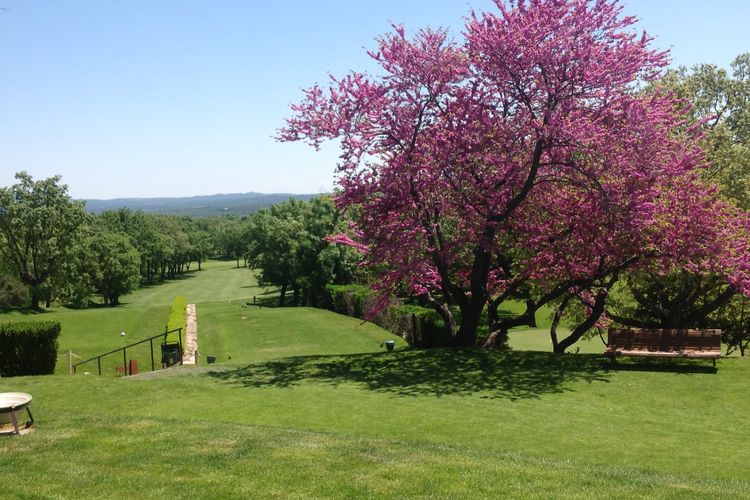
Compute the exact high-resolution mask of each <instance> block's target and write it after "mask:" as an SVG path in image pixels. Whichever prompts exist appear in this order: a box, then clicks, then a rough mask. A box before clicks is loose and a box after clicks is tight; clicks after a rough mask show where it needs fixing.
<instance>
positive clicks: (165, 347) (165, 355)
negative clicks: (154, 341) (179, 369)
mask: <svg viewBox="0 0 750 500" xmlns="http://www.w3.org/2000/svg"><path fill="white" fill-rule="evenodd" d="M180 355H181V354H180V344H162V345H161V366H162V368H166V367H167V366H172V365H176V364H177V363H179V362H180Z"/></svg>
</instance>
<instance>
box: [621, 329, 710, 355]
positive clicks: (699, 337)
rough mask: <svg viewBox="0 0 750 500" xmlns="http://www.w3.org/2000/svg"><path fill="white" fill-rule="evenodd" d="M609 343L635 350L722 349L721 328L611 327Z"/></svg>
mask: <svg viewBox="0 0 750 500" xmlns="http://www.w3.org/2000/svg"><path fill="white" fill-rule="evenodd" d="M608 345H609V348H610V349H612V348H618V349H624V350H635V351H654V352H675V351H720V350H721V330H713V329H712V330H692V329H660V328H653V329H647V328H634V329H628V328H610V329H609V340H608Z"/></svg>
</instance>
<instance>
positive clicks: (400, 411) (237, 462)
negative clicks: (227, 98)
mask: <svg viewBox="0 0 750 500" xmlns="http://www.w3.org/2000/svg"><path fill="white" fill-rule="evenodd" d="M230 264H232V263H220V264H215V266H216V267H212V268H209V270H208V271H205V272H203V273H197V275H196V277H195V278H191V279H188V280H184V281H183V282H184V283H185V285H186V286H185V287H184V288H183V289H182V290H180V289H178V288H175V289H173V290H172V292H175V294H176V293H177V292H178V291H179V293H182V294H184V295H187V296H188V300H190V301H195V302H198V306H197V308H198V329H199V344H200V350H201V352H202V353H203V354H204V355H205V354H213V355H215V356H217V358H218V363H217V364H215V365H205V364H201V365H200V366H198V367H196V368H190V367H182V368H172V369H169V370H163V371H159V372H155V373H153V374H142V375H140V376H138V377H129V378H115V377H98V376H95V375H82V374H79V375H76V376H67V375H54V376H45V377H19V378H15V379H0V391H26V392H29V393H31V394H33V396H34V402H33V406H32V409H33V411H34V416H35V418H36V420H37V423H38V425H37V428H36V429H35V430H34V431H33V432H31V433H30V434H28V435H26V436H22V437H3V438H2V439H0V470H2V471H4V472H6V471H7V473H4V474H3V485H2V486H3V493H4V495H5V496H9V497H11V498H14V497H17V498H60V497H66V498H73V497H75V498H88V497H98V498H114V497H122V496H125V495H134V494H136V495H138V496H139V497H143V498H168V497H202V498H209V497H210V498H248V497H283V498H287V497H360V496H365V497H367V496H369V497H393V496H398V497H440V498H445V497H448V498H466V497H484V498H486V497H497V496H505V497H508V496H509V497H536V498H556V497H560V498H586V497H589V498H591V497H593V498H602V497H615V498H618V497H619V498H632V497H649V498H652V497H653V498H695V497H699V498H717V497H726V498H737V497H749V498H750V480H748V478H747V464H748V463H750V435H749V434H748V432H747V427H746V421H747V415H748V414H750V398H747V397H746V393H747V380H748V376H749V375H750V363H748V361H747V360H746V359H743V358H726V359H722V360H720V361H719V363H718V366H719V369H718V372H716V373H713V372H712V371H711V370H709V369H707V368H708V367H710V364H708V363H706V362H702V363H699V362H689V361H688V362H678V363H662V362H651V363H648V364H636V363H628V362H623V363H621V364H620V368H619V369H614V370H610V369H609V365H608V362H607V361H605V360H604V359H603V358H602V357H600V356H598V355H593V354H584V352H588V351H591V352H601V350H602V347H601V342H600V341H599V339H593V340H592V341H591V342H590V343H589V344H587V345H586V346H584V347H582V348H581V353H580V354H577V355H573V354H571V355H565V356H555V355H552V354H550V353H548V352H538V351H535V350H534V348H537V349H539V348H541V349H545V350H549V344H548V343H547V342H548V340H547V332H546V330H544V329H537V330H526V331H519V332H514V333H513V334H512V336H511V343H512V344H513V345H514V346H515V347H516V349H517V350H514V351H511V352H485V351H481V350H431V351H420V350H411V349H408V348H406V347H405V346H404V344H403V343H402V342H399V343H398V344H397V345H398V348H397V349H396V351H395V352H392V353H388V352H386V351H385V350H384V349H383V348H382V347H381V344H382V342H383V341H384V340H385V339H388V338H393V336H392V335H391V334H389V333H388V332H385V331H383V330H381V329H380V328H378V327H376V326H374V325H371V324H362V323H361V322H360V321H358V320H355V319H352V318H346V317H341V316H338V315H335V314H332V313H330V312H327V311H320V310H314V309H308V308H294V309H292V308H286V309H266V308H263V309H257V308H253V307H242V304H243V303H244V302H245V301H246V300H247V297H248V296H251V295H252V293H250V292H253V290H258V289H253V288H241V287H242V286H250V287H253V286H255V283H254V282H253V281H252V280H251V279H248V277H249V273H248V272H247V270H244V269H239V270H232V269H231V268H229V265H230ZM222 273H223V275H222V278H221V279H219V278H214V275H218V274H222ZM202 274H206V275H207V276H202ZM188 283H190V284H191V286H189V287H188V286H187V284H188ZM192 283H198V284H201V283H203V284H205V286H209V285H208V284H209V283H214V286H215V287H216V288H215V289H214V291H213V292H212V295H213V299H214V300H212V301H208V300H206V301H199V300H194V299H191V294H194V295H193V296H197V297H200V296H201V295H200V293H202V290H198V289H196V290H193V288H192ZM220 283H225V286H226V289H222V288H221V285H220ZM243 283H244V284H243ZM167 286H170V287H171V286H173V285H172V284H169V285H167ZM246 291H247V292H248V293H245V294H243V292H246ZM172 292H170V293H172ZM141 293H156V291H155V290H146V291H139V292H138V293H136V294H133V296H132V298H131V297H126V300H125V302H127V305H124V306H123V307H121V308H115V312H118V313H120V314H123V316H122V318H120V322H124V321H125V320H126V318H128V314H127V313H128V312H130V313H131V314H132V315H133V316H134V317H135V316H138V315H139V314H142V315H143V316H142V317H141V318H142V320H143V321H151V319H149V318H152V317H153V318H154V319H153V321H157V320H156V318H158V317H159V314H160V312H159V311H163V317H164V319H166V315H167V314H168V311H169V304H170V303H171V299H170V300H165V301H164V302H163V303H160V304H153V305H150V306H147V305H146V303H144V302H140V301H141V300H143V299H142V297H141V296H140V295H139V294H141ZM258 293H260V291H258ZM165 297H166V294H165ZM172 298H173V297H172ZM152 309H153V310H152ZM149 311H150V312H149ZM111 312H112V311H109V310H107V309H95V310H91V311H64V310H60V311H54V312H51V313H47V314H49V315H50V316H53V315H57V317H58V318H60V321H62V322H63V337H62V339H61V344H63V342H66V343H67V344H66V345H80V346H85V345H86V344H87V343H89V342H93V339H94V337H95V335H94V334H85V333H82V332H84V330H85V328H83V325H84V324H86V323H87V322H88V324H92V323H97V322H101V324H109V323H106V322H107V321H108V320H106V319H104V318H99V319H97V318H98V317H97V314H100V315H103V316H106V315H108V314H110V313H111ZM86 314H89V315H90V316H87V317H86V320H84V319H80V316H79V315H86ZM132 321H133V324H134V325H136V324H138V321H139V319H137V318H134V319H132ZM71 325H72V326H71ZM73 326H75V328H73ZM111 326H112V327H115V322H114V320H113V322H112V323H111ZM157 326H158V325H157ZM117 328H119V327H117ZM73 330H75V331H76V332H78V333H76V334H75V335H74V334H73V332H72V331H73ZM87 335H88V336H87ZM115 340H116V341H118V342H119V338H116V339H115ZM597 343H598V345H597ZM521 347H526V348H527V349H531V350H521ZM79 348H81V349H82V348H83V347H79Z"/></svg>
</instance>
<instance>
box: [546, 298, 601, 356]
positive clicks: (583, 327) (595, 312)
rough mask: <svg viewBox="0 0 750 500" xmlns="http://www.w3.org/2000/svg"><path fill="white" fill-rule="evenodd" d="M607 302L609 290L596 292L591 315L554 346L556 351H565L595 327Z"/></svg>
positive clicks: (559, 352)
mask: <svg viewBox="0 0 750 500" xmlns="http://www.w3.org/2000/svg"><path fill="white" fill-rule="evenodd" d="M606 302H607V290H605V289H601V290H599V292H598V293H597V294H596V298H595V299H594V306H593V307H592V308H591V313H590V314H589V317H588V318H586V319H585V320H584V322H583V323H581V324H580V325H578V326H577V327H576V328H575V330H573V331H572V332H571V334H570V335H568V336H567V337H566V338H564V339H562V340H561V341H560V343H559V344H557V345H556V346H555V347H554V352H556V353H558V354H562V353H564V352H565V349H567V348H568V347H570V346H572V345H573V344H575V343H576V342H578V340H579V339H580V338H581V337H582V336H583V334H584V333H586V332H587V331H588V330H589V328H591V327H593V326H594V325H595V324H596V322H597V321H599V318H600V317H601V316H602V313H603V312H604V305H605V304H606Z"/></svg>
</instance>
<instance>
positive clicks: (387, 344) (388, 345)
mask: <svg viewBox="0 0 750 500" xmlns="http://www.w3.org/2000/svg"><path fill="white" fill-rule="evenodd" d="M395 345H396V342H394V341H393V340H386V341H385V348H386V349H388V350H389V351H392V350H393V347H394V346H395Z"/></svg>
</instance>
